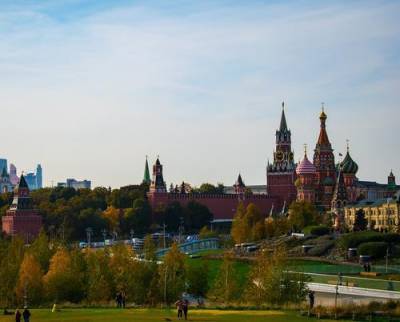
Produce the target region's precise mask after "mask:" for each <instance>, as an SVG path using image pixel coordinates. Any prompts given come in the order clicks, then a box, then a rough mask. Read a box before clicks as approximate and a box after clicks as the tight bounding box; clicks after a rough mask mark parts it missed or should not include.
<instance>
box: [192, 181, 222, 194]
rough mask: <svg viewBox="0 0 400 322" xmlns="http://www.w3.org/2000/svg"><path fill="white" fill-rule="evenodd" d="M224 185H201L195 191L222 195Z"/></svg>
mask: <svg viewBox="0 0 400 322" xmlns="http://www.w3.org/2000/svg"><path fill="white" fill-rule="evenodd" d="M224 188H225V187H224V185H223V184H222V183H218V184H217V186H214V185H213V184H211V183H203V184H202V185H201V186H200V187H199V188H198V189H196V190H195V191H196V192H197V193H204V194H223V193H224Z"/></svg>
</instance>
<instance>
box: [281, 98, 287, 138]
mask: <svg viewBox="0 0 400 322" xmlns="http://www.w3.org/2000/svg"><path fill="white" fill-rule="evenodd" d="M287 130H288V128H287V123H286V116H285V102H282V115H281V124H280V126H279V131H281V132H284V131H287Z"/></svg>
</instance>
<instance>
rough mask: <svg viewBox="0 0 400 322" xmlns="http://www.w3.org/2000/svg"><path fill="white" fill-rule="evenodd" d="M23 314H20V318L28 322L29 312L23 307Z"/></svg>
mask: <svg viewBox="0 0 400 322" xmlns="http://www.w3.org/2000/svg"><path fill="white" fill-rule="evenodd" d="M24 309H25V310H24V312H22V317H23V318H24V322H29V319H30V318H31V312H29V310H28V307H26V306H25V308H24Z"/></svg>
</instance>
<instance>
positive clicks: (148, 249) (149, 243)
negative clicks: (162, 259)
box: [143, 235, 157, 261]
mask: <svg viewBox="0 0 400 322" xmlns="http://www.w3.org/2000/svg"><path fill="white" fill-rule="evenodd" d="M156 251H157V247H156V244H155V243H154V241H153V238H152V237H151V235H146V237H145V238H144V243H143V254H144V258H145V259H146V260H149V261H155V260H156V259H157V256H156Z"/></svg>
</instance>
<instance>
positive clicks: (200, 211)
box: [184, 201, 214, 231]
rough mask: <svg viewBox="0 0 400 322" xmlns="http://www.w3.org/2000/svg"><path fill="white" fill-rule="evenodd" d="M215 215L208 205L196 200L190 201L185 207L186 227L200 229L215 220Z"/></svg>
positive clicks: (187, 228) (189, 229)
mask: <svg viewBox="0 0 400 322" xmlns="http://www.w3.org/2000/svg"><path fill="white" fill-rule="evenodd" d="M213 217H214V216H213V214H212V213H211V212H210V210H209V209H208V208H207V207H206V206H204V205H202V204H200V203H198V202H196V201H189V202H188V204H187V206H186V208H185V209H184V220H185V222H184V223H185V229H186V230H188V231H192V230H197V231H198V230H200V229H201V228H202V227H204V226H205V225H208V224H209V223H210V221H212V220H213Z"/></svg>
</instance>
